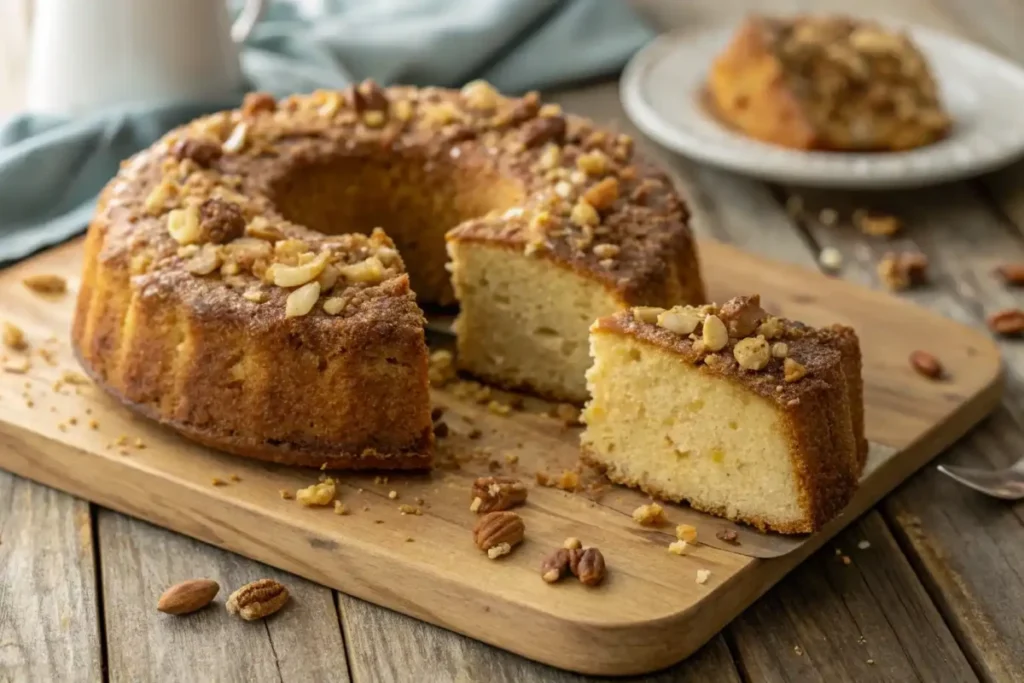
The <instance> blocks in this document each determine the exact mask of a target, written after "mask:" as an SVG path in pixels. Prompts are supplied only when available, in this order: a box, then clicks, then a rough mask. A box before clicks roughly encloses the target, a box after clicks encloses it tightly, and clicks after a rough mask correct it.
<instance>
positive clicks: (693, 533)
mask: <svg viewBox="0 0 1024 683" xmlns="http://www.w3.org/2000/svg"><path fill="white" fill-rule="evenodd" d="M676 538H678V539H679V540H680V541H686V542H687V543H693V542H694V541H696V540H697V527H695V526H692V525H690V524H680V525H678V526H677V527H676Z"/></svg>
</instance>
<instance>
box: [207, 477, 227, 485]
mask: <svg viewBox="0 0 1024 683" xmlns="http://www.w3.org/2000/svg"><path fill="white" fill-rule="evenodd" d="M210 485H211V486H227V485H228V483H227V482H226V481H224V480H223V479H221V478H220V477H213V478H212V479H210Z"/></svg>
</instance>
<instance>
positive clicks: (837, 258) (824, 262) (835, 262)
mask: <svg viewBox="0 0 1024 683" xmlns="http://www.w3.org/2000/svg"><path fill="white" fill-rule="evenodd" d="M818 263H820V264H821V267H822V268H824V269H825V270H828V271H829V272H833V273H834V272H836V271H838V270H839V269H840V268H842V267H843V254H842V252H840V251H839V250H838V249H836V248H835V247H825V248H824V249H822V250H821V253H820V254H818Z"/></svg>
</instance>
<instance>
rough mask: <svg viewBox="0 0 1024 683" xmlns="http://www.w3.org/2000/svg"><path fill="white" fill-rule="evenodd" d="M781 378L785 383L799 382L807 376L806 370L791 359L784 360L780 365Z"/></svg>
mask: <svg viewBox="0 0 1024 683" xmlns="http://www.w3.org/2000/svg"><path fill="white" fill-rule="evenodd" d="M782 372H783V378H784V379H785V380H786V381H787V382H799V381H800V380H802V379H803V378H804V377H806V376H807V368H806V367H804V366H803V365H801V364H800V363H798V362H796V361H795V360H793V359H792V358H786V360H784V361H783V363H782Z"/></svg>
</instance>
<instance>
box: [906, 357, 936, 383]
mask: <svg viewBox="0 0 1024 683" xmlns="http://www.w3.org/2000/svg"><path fill="white" fill-rule="evenodd" d="M910 365H911V367H913V368H914V370H916V371H917V373H918V374H919V375H924V376H925V377H928V378H931V379H938V378H939V377H941V376H942V363H940V362H939V359H938V358H936V357H935V356H933V355H932V354H930V353H928V352H927V351H914V352H913V353H911V354H910Z"/></svg>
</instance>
